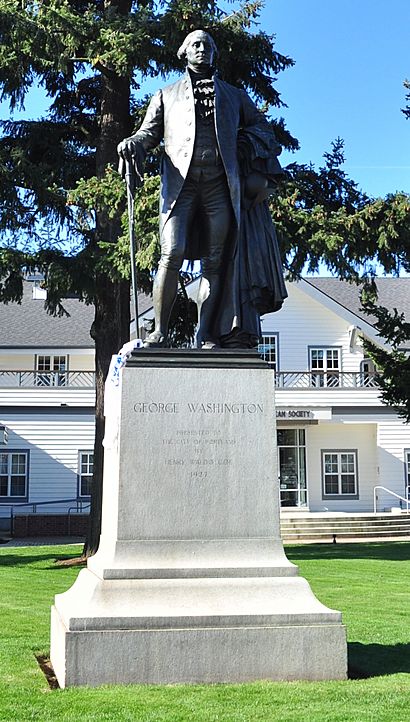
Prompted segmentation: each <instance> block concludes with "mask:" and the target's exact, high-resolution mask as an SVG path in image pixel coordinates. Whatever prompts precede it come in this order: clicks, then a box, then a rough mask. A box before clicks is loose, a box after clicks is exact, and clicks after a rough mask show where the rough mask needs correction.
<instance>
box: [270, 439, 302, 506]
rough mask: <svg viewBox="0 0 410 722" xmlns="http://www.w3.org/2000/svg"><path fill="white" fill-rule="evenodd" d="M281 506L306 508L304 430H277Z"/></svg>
mask: <svg viewBox="0 0 410 722" xmlns="http://www.w3.org/2000/svg"><path fill="white" fill-rule="evenodd" d="M277 438H278V455H279V484H280V503H281V506H283V507H284V506H295V507H306V506H307V483H306V440H305V430H304V429H290V428H288V429H278V432H277Z"/></svg>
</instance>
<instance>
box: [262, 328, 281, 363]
mask: <svg viewBox="0 0 410 722" xmlns="http://www.w3.org/2000/svg"><path fill="white" fill-rule="evenodd" d="M278 345H279V344H278V334H277V333H275V334H262V343H260V344H259V345H258V353H260V355H261V356H262V358H263V359H264V360H265V361H267V362H268V364H269V366H270V367H271V368H272V369H273V370H274V371H277V370H278Z"/></svg>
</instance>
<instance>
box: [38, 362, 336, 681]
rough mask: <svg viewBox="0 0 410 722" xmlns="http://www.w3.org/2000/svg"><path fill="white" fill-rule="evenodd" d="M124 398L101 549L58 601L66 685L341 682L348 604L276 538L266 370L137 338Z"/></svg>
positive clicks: (109, 467)
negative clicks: (321, 590) (150, 345)
mask: <svg viewBox="0 0 410 722" xmlns="http://www.w3.org/2000/svg"><path fill="white" fill-rule="evenodd" d="M118 403H119V404H120V409H119V414H118V418H119V426H118V435H117V436H116V433H115V432H116V430H117V429H116V418H117V412H116V408H115V406H116V404H115V403H113V404H110V408H108V409H106V415H107V433H109V434H111V448H106V452H105V462H104V492H103V524H102V535H101V543H100V548H99V550H98V553H97V554H96V555H95V556H94V557H92V558H91V559H89V561H88V568H87V569H84V570H83V571H81V572H80V574H79V576H78V578H77V581H76V582H75V583H74V585H73V586H72V587H71V589H69V590H68V591H67V592H66V593H64V594H60V595H57V596H56V599H55V606H54V607H53V609H52V626H51V661H52V664H53V666H54V670H55V673H56V675H57V679H58V681H59V683H60V686H62V687H65V686H69V685H92V686H94V685H99V684H105V683H122V684H129V683H133V682H135V683H154V684H161V683H179V682H181V683H182V682H191V683H194V682H244V681H250V680H257V679H272V680H274V679H275V680H279V679H281V680H295V679H309V680H321V679H344V678H345V677H346V667H347V662H346V658H347V655H346V639H345V630H344V627H343V625H342V623H341V615H340V613H339V612H336V611H334V610H331V609H328V608H327V607H325V606H324V605H323V604H321V603H320V602H319V601H318V600H317V599H316V598H315V596H314V595H313V593H312V591H311V589H310V587H309V584H308V583H307V581H306V580H305V579H303V578H301V577H299V576H298V570H297V567H296V566H294V565H293V564H291V563H290V562H289V561H288V560H287V558H286V556H285V554H284V551H283V546H282V542H281V540H280V535H279V491H278V483H277V461H276V442H275V437H276V430H275V409H274V386H273V372H272V371H271V370H270V369H269V368H268V367H267V365H266V364H265V363H264V362H262V361H261V360H260V359H259V357H258V356H257V355H256V354H254V353H253V352H246V351H242V352H230V351H221V352H215V351H213V352H204V351H200V352H198V351H192V350H187V351H171V350H168V351H165V350H161V351H156V352H154V351H147V350H141V351H137V352H135V353H134V354H133V356H132V358H131V359H130V361H129V362H128V364H127V366H126V367H125V369H124V371H123V374H122V380H121V386H120V388H119V390H118ZM113 431H114V433H113ZM107 440H108V439H107Z"/></svg>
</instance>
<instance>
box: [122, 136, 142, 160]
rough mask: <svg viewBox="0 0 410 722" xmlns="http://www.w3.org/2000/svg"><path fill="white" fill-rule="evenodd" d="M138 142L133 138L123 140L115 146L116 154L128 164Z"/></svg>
mask: <svg viewBox="0 0 410 722" xmlns="http://www.w3.org/2000/svg"><path fill="white" fill-rule="evenodd" d="M137 146H138V141H136V140H133V138H124V140H122V141H121V143H118V145H117V153H118V155H119V156H120V158H123V160H125V161H128V162H130V161H131V160H132V158H133V157H134V156H135V155H136V153H137Z"/></svg>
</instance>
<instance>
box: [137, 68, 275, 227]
mask: <svg viewBox="0 0 410 722" xmlns="http://www.w3.org/2000/svg"><path fill="white" fill-rule="evenodd" d="M214 83H215V130H216V138H217V142H218V147H219V152H220V155H221V158H222V162H223V165H224V168H225V173H226V177H227V181H228V186H229V191H230V196H231V201H232V208H233V211H234V216H235V222H236V228H237V229H239V225H240V212H241V186H240V177H239V165H238V132H239V130H249V131H250V132H253V131H255V132H260V131H262V130H263V131H264V132H266V129H268V130H269V133H270V134H271V135H272V131H271V130H270V128H269V125H268V123H267V121H266V119H265V117H264V116H263V114H262V113H260V112H259V111H258V109H257V108H256V106H255V104H254V103H253V102H252V100H251V99H250V98H249V96H248V95H247V94H246V93H245V91H243V90H240V89H239V88H235V87H234V86H233V85H229V83H225V82H224V81H223V80H220V78H218V76H217V75H216V74H215V76H214ZM132 139H133V140H136V141H139V143H141V145H142V146H143V148H144V150H145V151H150V150H152V149H153V148H155V147H156V146H157V145H158V144H159V143H160V142H161V141H162V140H164V154H163V158H162V163H161V195H160V228H162V227H163V226H164V224H165V223H166V221H167V219H168V218H169V216H170V214H171V212H172V209H173V208H174V206H175V203H176V201H177V199H178V196H179V194H180V192H181V190H182V186H183V184H184V180H185V178H186V177H187V174H188V169H189V166H190V163H191V160H192V155H193V150H194V143H195V104H194V93H193V89H192V83H191V78H190V76H189V73H188V71H187V72H186V73H185V76H184V77H182V78H181V79H180V80H178V81H177V82H176V83H173V84H172V85H168V86H167V87H165V88H163V89H162V90H159V91H158V92H157V93H156V94H155V95H154V96H153V97H152V99H151V102H150V104H149V106H148V110H147V113H146V115H145V118H144V121H143V123H142V125H141V127H140V128H139V130H138V131H137V132H136V133H135V135H133V136H132ZM276 145H277V154H279V152H280V146H279V145H278V144H276ZM275 160H276V158H275ZM276 164H277V171H276V172H277V173H280V172H281V168H280V165H279V163H278V161H277V160H276Z"/></svg>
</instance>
